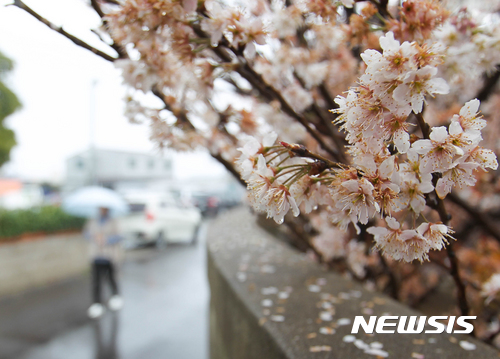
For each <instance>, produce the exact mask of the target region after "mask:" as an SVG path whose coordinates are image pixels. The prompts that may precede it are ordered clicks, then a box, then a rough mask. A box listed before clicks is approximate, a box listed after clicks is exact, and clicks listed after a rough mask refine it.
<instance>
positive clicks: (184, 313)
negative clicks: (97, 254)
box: [0, 225, 209, 359]
mask: <svg viewBox="0 0 500 359" xmlns="http://www.w3.org/2000/svg"><path fill="white" fill-rule="evenodd" d="M205 233H206V225H204V226H202V228H201V230H200V236H199V241H198V244H197V245H195V246H192V245H171V246H169V247H168V248H166V249H165V250H164V251H157V250H155V249H141V250H135V251H132V252H129V253H128V254H127V259H126V261H125V263H124V264H123V265H122V268H121V275H120V280H121V283H120V284H121V290H122V293H123V297H124V299H125V307H124V308H123V309H122V311H120V312H119V313H118V314H114V313H107V314H106V315H105V316H104V317H103V318H101V319H100V320H98V321H90V320H84V323H83V325H79V326H76V327H73V328H65V329H64V330H63V331H59V333H60V334H58V335H56V336H54V337H52V338H50V340H49V341H46V342H44V343H41V344H40V343H37V344H36V345H31V348H30V349H28V350H26V351H24V352H23V353H22V354H20V355H16V356H15V357H16V358H19V359H21V358H22V359H68V358H71V359H97V358H99V359H115V358H120V359H165V358H174V359H205V358H207V353H208V300H209V292H208V284H207V279H206V269H205V268H206V266H205V255H206V252H205V243H204V239H205ZM86 284H88V279H87V281H86ZM85 292H86V293H87V295H88V297H90V293H88V292H89V289H88V290H87V289H86V290H85ZM75 296H76V295H75ZM80 297H81V296H79V298H80ZM85 305H86V304H85ZM52 310H54V309H52ZM0 343H1V340H0Z"/></svg>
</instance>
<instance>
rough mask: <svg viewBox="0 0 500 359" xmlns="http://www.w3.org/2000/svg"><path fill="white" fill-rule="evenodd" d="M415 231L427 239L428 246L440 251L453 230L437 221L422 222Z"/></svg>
mask: <svg viewBox="0 0 500 359" xmlns="http://www.w3.org/2000/svg"><path fill="white" fill-rule="evenodd" d="M417 232H418V233H419V234H420V235H421V236H422V237H424V238H425V239H427V241H428V243H429V245H430V247H431V248H432V249H434V250H438V251H440V250H441V249H443V248H444V247H445V244H448V239H451V238H452V237H451V233H453V231H452V230H451V229H450V228H449V227H448V226H445V225H444V224H439V223H422V224H421V225H420V226H418V228H417Z"/></svg>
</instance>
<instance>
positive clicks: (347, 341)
mask: <svg viewBox="0 0 500 359" xmlns="http://www.w3.org/2000/svg"><path fill="white" fill-rule="evenodd" d="M255 221H256V219H255V217H254V216H253V215H251V214H250V213H249V212H248V210H246V209H241V208H240V209H236V210H233V211H230V212H227V213H226V214H224V215H222V216H220V217H219V218H217V219H216V220H215V221H214V223H213V224H212V225H211V227H210V229H209V232H208V275H209V282H210V289H211V303H210V358H211V359H280V358H290V359H292V358H293V359H299V358H300V359H309V358H314V359H316V358H320V359H326V358H340V359H344V358H377V356H376V354H377V353H379V354H380V355H382V356H380V357H389V358H395V359H401V358H423V359H431V358H436V359H437V358H439V359H446V358H449V359H456V358H460V359H461V358H464V359H465V358H471V359H472V358H475V359H478V358H498V357H499V353H498V351H497V350H496V349H494V348H492V347H489V346H487V345H485V344H483V343H481V342H478V341H476V340H474V339H473V338H472V337H470V336H466V335H455V334H452V335H450V334H373V335H368V334H365V333H364V332H361V333H360V334H355V335H354V337H353V336H351V328H352V321H353V320H354V317H355V316H357V315H364V316H365V318H366V320H368V319H369V316H370V315H376V316H381V315H406V316H411V315H421V314H420V313H418V312H416V311H414V310H411V309H409V308H407V307H405V306H404V305H402V304H400V303H397V302H395V301H393V300H392V299H390V298H389V297H387V296H385V295H383V294H380V293H377V292H370V291H367V290H365V289H364V288H363V287H362V286H361V285H359V284H358V283H355V282H353V281H351V280H348V279H345V278H343V277H341V276H339V275H337V274H335V273H332V272H327V271H325V270H323V269H322V268H321V267H320V266H319V265H318V264H317V263H315V262H313V261H311V260H310V259H308V258H307V257H306V256H304V255H303V254H301V253H298V252H296V251H295V250H293V249H292V248H290V247H289V246H287V245H286V244H284V243H282V242H279V241H277V240H276V239H275V238H273V237H272V236H271V235H270V234H268V233H267V232H266V231H264V230H263V229H261V228H259V227H258V226H257V225H256V223H255ZM430 329H433V328H430ZM473 348H474V349H473ZM467 349H468V350H467ZM377 350H378V351H377ZM385 355H387V356H385Z"/></svg>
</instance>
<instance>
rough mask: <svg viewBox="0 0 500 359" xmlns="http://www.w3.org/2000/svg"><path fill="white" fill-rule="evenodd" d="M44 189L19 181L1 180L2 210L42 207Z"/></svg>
mask: <svg viewBox="0 0 500 359" xmlns="http://www.w3.org/2000/svg"><path fill="white" fill-rule="evenodd" d="M43 202H44V196H43V189H42V187H41V186H40V185H38V184H36V183H23V182H21V181H20V180H17V179H9V178H0V208H2V209H7V210H15V209H28V208H33V207H38V206H41V205H42V204H43Z"/></svg>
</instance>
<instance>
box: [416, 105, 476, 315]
mask: <svg viewBox="0 0 500 359" xmlns="http://www.w3.org/2000/svg"><path fill="white" fill-rule="evenodd" d="M415 116H416V118H417V122H418V125H419V126H420V130H421V131H422V135H423V137H424V138H425V139H429V135H430V131H431V128H430V126H429V124H428V123H427V122H425V120H424V117H423V116H422V113H418V114H415ZM438 178H439V177H438V176H437V174H435V173H433V174H432V181H433V183H434V187H435V186H436V182H437V180H438ZM432 193H433V194H434V197H435V201H436V202H435V206H434V209H435V210H436V211H437V212H438V214H439V218H440V219H441V222H443V224H445V225H448V223H449V222H450V215H449V214H448V212H447V211H446V207H445V205H444V201H443V200H442V199H441V198H439V196H438V195H437V193H436V190H434V191H433V192H432ZM446 253H447V255H448V259H449V260H450V274H451V276H452V277H453V280H454V281H455V285H456V287H457V301H458V307H459V308H460V312H461V314H462V315H468V313H469V304H468V303H467V296H466V293H465V285H464V283H463V282H462V279H461V278H460V273H459V271H458V260H457V256H456V254H455V251H454V249H453V242H451V241H450V243H449V244H448V245H447V246H446Z"/></svg>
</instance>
